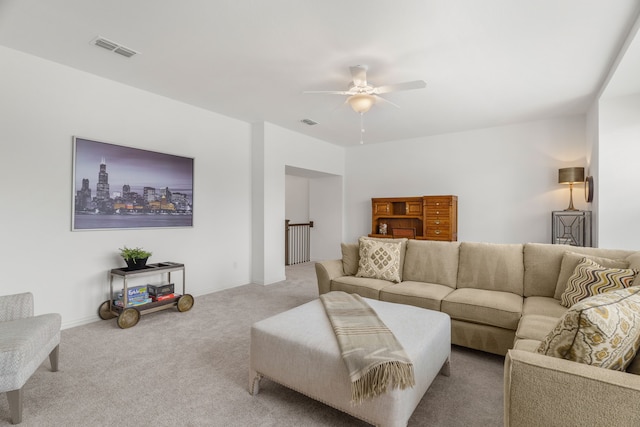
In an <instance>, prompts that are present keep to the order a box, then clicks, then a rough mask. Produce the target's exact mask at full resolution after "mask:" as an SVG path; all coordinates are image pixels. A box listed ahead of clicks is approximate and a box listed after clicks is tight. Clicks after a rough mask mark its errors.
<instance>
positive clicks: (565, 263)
mask: <svg viewBox="0 0 640 427" xmlns="http://www.w3.org/2000/svg"><path fill="white" fill-rule="evenodd" d="M584 258H587V259H590V260H591V261H593V262H595V263H597V264H600V265H601V266H603V267H609V268H628V267H629V261H627V260H624V259H611V258H605V257H599V256H593V255H584V254H579V253H576V252H570V251H567V252H565V253H564V255H563V256H562V263H561V264H560V274H559V275H558V282H557V283H556V292H555V295H554V296H553V297H554V298H557V299H560V297H561V296H562V294H563V293H564V291H565V290H566V289H567V283H568V281H569V277H571V275H572V274H573V272H574V271H575V270H576V267H577V266H578V264H580V262H582V260H583V259H584Z"/></svg>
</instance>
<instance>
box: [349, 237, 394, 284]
mask: <svg viewBox="0 0 640 427" xmlns="http://www.w3.org/2000/svg"><path fill="white" fill-rule="evenodd" d="M359 243H360V261H359V263H358V272H357V273H356V276H357V277H370V278H373V279H382V280H388V281H390V282H395V283H398V282H400V280H401V279H400V251H401V249H402V242H387V241H383V240H373V239H368V238H366V237H361V238H360V239H359Z"/></svg>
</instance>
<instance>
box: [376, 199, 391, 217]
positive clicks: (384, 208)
mask: <svg viewBox="0 0 640 427" xmlns="http://www.w3.org/2000/svg"><path fill="white" fill-rule="evenodd" d="M390 213H391V203H389V202H374V203H373V214H374V215H384V214H390Z"/></svg>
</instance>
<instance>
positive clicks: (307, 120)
mask: <svg viewBox="0 0 640 427" xmlns="http://www.w3.org/2000/svg"><path fill="white" fill-rule="evenodd" d="M300 121H301V122H302V123H304V124H305V125H309V126H313V125H317V124H318V122H314V121H313V120H311V119H302V120H300Z"/></svg>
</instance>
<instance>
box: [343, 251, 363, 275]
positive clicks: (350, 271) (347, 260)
mask: <svg viewBox="0 0 640 427" xmlns="http://www.w3.org/2000/svg"><path fill="white" fill-rule="evenodd" d="M340 249H341V250H342V270H343V271H344V274H346V275H347V276H355V275H356V273H357V272H358V261H359V260H358V258H359V252H360V245H359V244H358V243H342V244H341V245H340Z"/></svg>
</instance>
